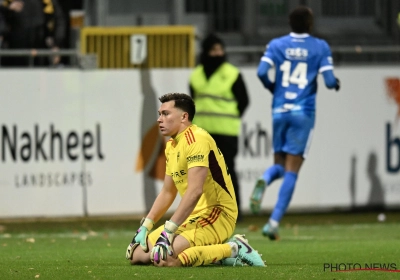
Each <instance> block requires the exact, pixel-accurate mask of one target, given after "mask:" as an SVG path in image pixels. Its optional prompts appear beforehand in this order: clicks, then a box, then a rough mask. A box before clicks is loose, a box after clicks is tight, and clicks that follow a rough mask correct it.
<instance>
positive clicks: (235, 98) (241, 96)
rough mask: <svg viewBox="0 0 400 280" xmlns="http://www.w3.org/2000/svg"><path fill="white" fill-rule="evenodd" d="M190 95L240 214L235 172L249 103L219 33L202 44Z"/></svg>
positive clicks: (240, 215) (193, 74)
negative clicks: (219, 155)
mask: <svg viewBox="0 0 400 280" xmlns="http://www.w3.org/2000/svg"><path fill="white" fill-rule="evenodd" d="M190 94H191V96H192V98H193V99H194V101H195V104H196V112H197V113H196V117H195V118H194V120H193V123H194V124H196V125H198V126H199V127H201V128H203V129H205V130H207V131H208V133H210V134H211V136H212V137H213V138H214V140H215V142H216V143H217V146H218V148H219V149H220V151H221V152H222V154H223V155H224V158H225V162H226V165H227V167H228V171H229V173H230V175H231V178H232V183H233V186H234V189H235V193H236V201H237V204H238V209H239V215H238V221H240V220H241V218H242V214H241V209H240V188H239V182H238V178H237V175H236V170H235V157H236V155H237V153H238V149H239V148H238V139H239V134H240V131H241V118H242V116H243V114H244V112H245V110H246V108H247V106H248V104H249V97H248V94H247V90H246V86H245V83H244V81H243V77H242V75H241V73H240V71H239V69H238V68H237V67H236V66H234V65H232V64H231V63H229V62H228V61H227V56H226V53H225V43H224V42H223V41H222V39H221V38H219V37H218V36H216V35H215V34H210V35H208V36H207V37H206V38H205V39H204V40H203V42H202V52H201V55H200V64H199V65H198V66H197V67H196V68H195V69H194V71H193V72H192V74H191V76H190Z"/></svg>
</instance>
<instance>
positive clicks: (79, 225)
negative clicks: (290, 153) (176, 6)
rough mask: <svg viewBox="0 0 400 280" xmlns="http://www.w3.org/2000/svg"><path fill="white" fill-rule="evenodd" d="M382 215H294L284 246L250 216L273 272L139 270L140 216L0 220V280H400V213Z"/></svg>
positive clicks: (243, 228) (250, 232)
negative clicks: (130, 248)
mask: <svg viewBox="0 0 400 280" xmlns="http://www.w3.org/2000/svg"><path fill="white" fill-rule="evenodd" d="M377 216H378V213H356V214H354V213H340V214H314V215H311V214H297V215H295V214H288V215H287V216H285V218H284V220H283V221H282V223H281V229H280V236H281V240H280V241H277V242H276V241H270V240H269V239H267V238H265V237H263V236H262V235H261V233H260V228H261V227H262V225H263V224H264V222H265V220H266V218H267V217H255V216H249V217H245V219H244V221H243V222H241V223H239V224H238V225H237V228H236V231H235V232H236V233H244V234H246V238H248V239H249V241H250V244H251V245H252V246H253V247H254V248H256V249H257V250H258V251H259V252H260V253H262V255H263V258H264V259H265V260H266V262H267V267H265V268H257V267H220V266H208V267H196V268H156V267H153V266H131V265H129V263H128V261H127V260H125V249H126V246H127V245H128V243H129V242H130V240H131V238H132V236H133V235H134V232H135V231H136V229H137V227H138V225H139V220H137V219H134V218H132V217H119V218H115V217H114V218H100V217H99V218H82V219H61V220H0V279H52V280H54V279H162V280H171V279H177V280H178V279H179V280H180V279H208V280H212V279H218V280H223V279H229V280H233V279H246V280H252V279H258V280H261V279H400V213H399V212H389V213H386V221H385V222H379V221H378V220H377ZM257 227H258V228H257ZM348 270H350V271H348Z"/></svg>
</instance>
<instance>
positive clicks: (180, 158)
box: [165, 124, 238, 220]
mask: <svg viewBox="0 0 400 280" xmlns="http://www.w3.org/2000/svg"><path fill="white" fill-rule="evenodd" d="M165 155H166V158H167V166H166V174H167V175H170V176H171V177H172V179H173V181H174V182H175V186H176V188H177V189H178V192H179V194H180V196H181V197H183V196H184V195H185V192H186V190H187V188H188V170H189V168H192V167H195V166H205V167H208V174H207V178H206V181H205V183H204V186H203V194H202V196H201V197H200V200H199V201H198V203H197V205H196V207H195V208H194V210H193V212H192V215H193V214H196V213H198V212H200V211H202V210H205V209H213V208H214V207H219V208H221V209H223V211H225V213H227V214H228V215H230V216H232V217H233V218H234V219H235V220H236V218H237V215H238V208H237V204H236V197H235V191H234V189H233V185H232V180H231V176H230V175H229V170H227V167H226V164H225V160H224V157H223V155H222V153H221V152H220V150H219V149H218V147H217V145H216V144H215V141H214V139H213V138H212V137H211V136H210V134H209V133H208V132H207V131H205V130H204V129H202V128H200V127H198V126H196V125H194V124H192V125H191V126H189V127H188V128H186V129H185V130H184V131H182V132H181V133H180V134H178V135H177V136H176V138H174V139H172V138H171V139H170V140H169V141H168V142H167V146H166V149H165Z"/></svg>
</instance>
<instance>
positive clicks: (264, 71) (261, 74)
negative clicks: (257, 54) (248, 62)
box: [257, 57, 275, 93]
mask: <svg viewBox="0 0 400 280" xmlns="http://www.w3.org/2000/svg"><path fill="white" fill-rule="evenodd" d="M272 66H273V64H271V62H269V61H267V60H266V57H262V59H261V61H260V64H258V68H257V76H258V78H259V79H260V81H261V82H262V84H263V85H264V87H265V88H266V89H268V90H269V91H270V92H271V93H273V92H274V87H275V83H273V82H272V81H271V80H270V79H269V78H268V71H269V69H270V68H271V67H272Z"/></svg>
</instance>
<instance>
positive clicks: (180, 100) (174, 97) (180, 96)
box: [158, 92, 196, 121]
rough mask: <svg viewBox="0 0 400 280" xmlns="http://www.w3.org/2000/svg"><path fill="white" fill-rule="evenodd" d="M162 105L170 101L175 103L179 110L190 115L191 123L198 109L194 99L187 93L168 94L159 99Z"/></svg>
mask: <svg viewBox="0 0 400 280" xmlns="http://www.w3.org/2000/svg"><path fill="white" fill-rule="evenodd" d="M158 99H159V100H160V101H161V103H165V102H168V101H175V105H174V107H175V108H179V109H181V110H182V111H184V112H186V113H188V115H189V117H188V119H189V121H192V120H193V117H194V114H195V113H196V107H195V105H194V101H193V99H192V98H191V97H190V95H187V94H186V93H176V92H172V93H167V94H164V95H163V96H161V97H160V98H158Z"/></svg>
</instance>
